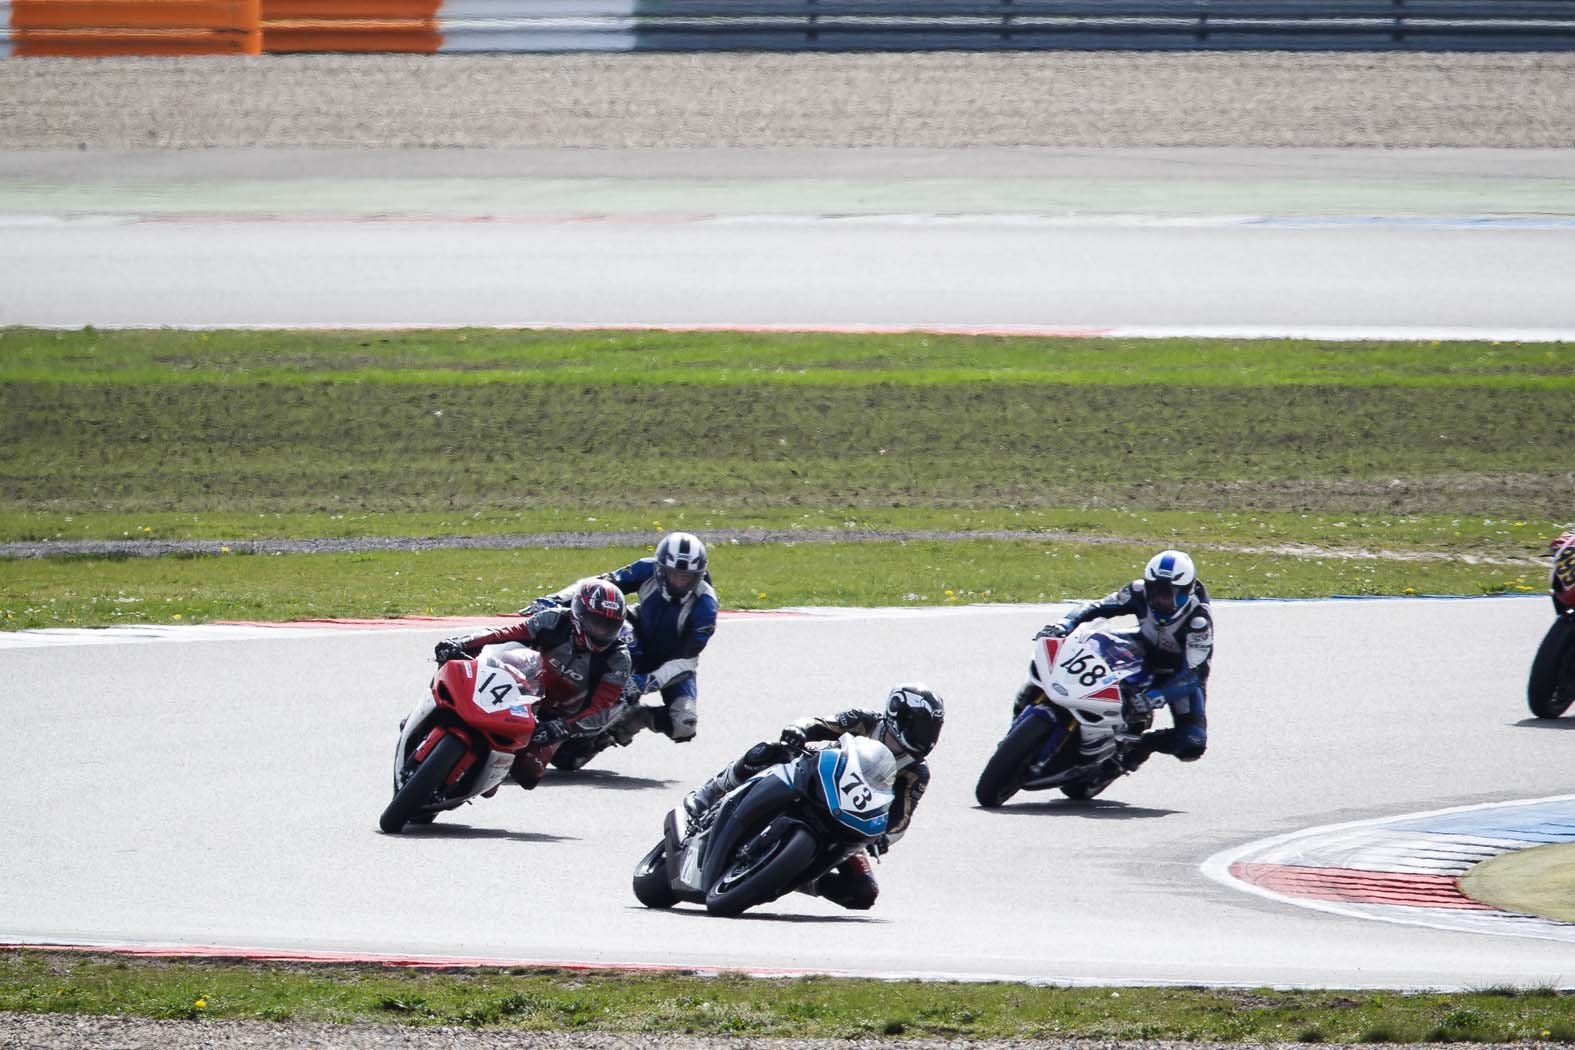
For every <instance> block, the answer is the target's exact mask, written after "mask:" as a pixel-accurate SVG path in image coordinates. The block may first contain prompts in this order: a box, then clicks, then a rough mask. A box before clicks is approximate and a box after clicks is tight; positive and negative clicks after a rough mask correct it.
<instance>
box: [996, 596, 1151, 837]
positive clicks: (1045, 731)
mask: <svg viewBox="0 0 1575 1050" xmlns="http://www.w3.org/2000/svg"><path fill="white" fill-rule="evenodd" d="M1151 677H1152V676H1151V675H1150V674H1149V672H1147V671H1146V670H1144V668H1143V655H1142V653H1141V652H1140V651H1139V650H1138V648H1137V647H1136V646H1135V645H1134V644H1133V642H1132V640H1131V639H1130V638H1127V637H1125V636H1123V635H1121V634H1118V633H1115V632H1110V631H1102V630H1094V629H1092V628H1088V627H1084V628H1080V629H1079V630H1078V631H1076V632H1074V633H1073V634H1072V635H1070V636H1069V637H1067V638H1038V639H1035V641H1034V658H1033V663H1032V664H1031V665H1030V667H1029V670H1028V678H1029V681H1030V682H1031V683H1032V684H1033V685H1034V686H1036V687H1037V689H1036V695H1035V699H1034V700H1033V702H1031V703H1029V704H1027V705H1026V706H1025V707H1024V708H1023V709H1022V711H1021V712H1020V713H1019V714H1018V715H1017V717H1016V718H1015V719H1013V721H1012V727H1011V728H1010V729H1009V730H1007V733H1006V736H1005V737H1004V738H1002V740H1001V742H1000V743H999V744H997V745H996V748H995V754H994V755H992V756H991V757H990V761H989V762H987V763H985V767H984V772H983V773H981V774H979V783H978V786H977V787H975V788H974V797H975V798H977V799H978V800H979V805H981V806H985V807H987V808H991V807H995V806H999V805H1001V804H1003V803H1004V802H1005V801H1006V800H1007V799H1009V798H1011V797H1012V796H1013V795H1015V794H1017V792H1019V791H1042V790H1046V789H1048V788H1060V789H1061V793H1062V794H1064V795H1066V796H1067V797H1068V798H1076V799H1085V798H1093V797H1094V796H1095V795H1097V794H1099V793H1100V792H1101V791H1103V790H1105V788H1107V787H1109V786H1110V785H1111V784H1112V783H1114V782H1115V780H1116V778H1117V777H1119V776H1121V775H1122V772H1123V770H1122V769H1121V766H1120V759H1121V756H1122V755H1123V754H1125V752H1126V750H1127V748H1129V747H1130V746H1131V745H1132V744H1133V743H1134V742H1135V741H1136V740H1137V739H1138V737H1140V736H1142V735H1143V731H1144V730H1145V729H1147V728H1148V725H1149V722H1150V721H1151V719H1152V715H1150V714H1143V715H1135V714H1132V713H1131V709H1130V706H1129V701H1130V698H1131V697H1133V696H1135V695H1136V694H1138V693H1141V692H1142V691H1143V690H1144V689H1146V688H1147V687H1148V685H1149V683H1150V680H1151Z"/></svg>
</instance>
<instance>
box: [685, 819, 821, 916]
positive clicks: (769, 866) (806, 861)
mask: <svg viewBox="0 0 1575 1050" xmlns="http://www.w3.org/2000/svg"><path fill="white" fill-rule="evenodd" d="M762 834H766V832H762ZM758 840H759V836H758V835H757V836H756V837H755V838H754V839H751V840H749V842H747V843H746V844H745V848H744V849H742V850H740V851H739V852H740V853H742V854H744V855H745V856H744V857H743V858H742V859H735V860H734V861H733V863H732V864H730V865H728V867H727V870H725V871H723V872H722V877H721V878H719V879H717V880H716V885H714V886H712V887H711V888H710V889H709V890H707V891H706V895H705V910H706V911H708V912H710V913H711V914H712V915H739V914H742V913H743V911H744V909H746V908H752V907H754V906H755V905H757V904H765V903H766V902H767V901H774V900H776V899H777V898H778V897H780V896H782V894H784V893H786V892H787V891H788V890H789V889H791V888H792V887H793V884H794V883H795V882H797V881H798V880H799V878H800V877H801V876H802V875H803V874H804V871H805V869H807V868H808V867H809V865H810V862H811V861H813V860H814V859H815V853H816V852H817V851H818V850H819V848H820V847H819V846H818V845H816V843H815V838H814V836H812V835H811V834H810V833H809V832H808V831H806V830H804V828H802V827H794V828H793V829H792V830H791V831H789V832H788V833H787V834H786V835H782V836H780V837H779V838H777V839H776V841H774V842H770V843H761V842H759V841H758ZM762 846H763V847H764V848H761V847H762ZM755 849H759V850H760V852H759V855H758V856H755V855H753V853H754V850H755Z"/></svg>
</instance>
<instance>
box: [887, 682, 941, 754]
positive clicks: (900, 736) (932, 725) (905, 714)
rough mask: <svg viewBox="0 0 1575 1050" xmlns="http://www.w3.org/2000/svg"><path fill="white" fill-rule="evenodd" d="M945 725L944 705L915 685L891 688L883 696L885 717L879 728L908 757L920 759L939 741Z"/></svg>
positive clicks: (937, 698) (925, 687)
mask: <svg viewBox="0 0 1575 1050" xmlns="http://www.w3.org/2000/svg"><path fill="white" fill-rule="evenodd" d="M945 722H946V705H945V704H944V703H942V702H941V698H940V697H938V696H936V695H935V694H934V693H932V692H930V690H929V688H928V687H927V686H924V685H922V684H920V683H917V682H908V683H905V684H903V685H895V686H892V689H891V692H889V693H887V694H886V713H885V715H884V716H882V718H881V728H882V729H884V730H885V731H886V733H888V734H890V736H891V739H892V740H895V741H896V742H897V743H898V744H901V745H902V747H903V749H904V750H905V751H907V752H908V753H910V754H912V755H914V756H916V757H918V758H923V757H924V756H925V755H928V754H929V753H930V752H931V751H932V750H933V749H934V747H935V742H936V741H937V740H939V739H940V738H941V726H942V725H943V724H944V723H945Z"/></svg>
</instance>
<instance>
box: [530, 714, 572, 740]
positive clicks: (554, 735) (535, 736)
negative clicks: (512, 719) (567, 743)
mask: <svg viewBox="0 0 1575 1050" xmlns="http://www.w3.org/2000/svg"><path fill="white" fill-rule="evenodd" d="M568 735H569V729H568V727H567V726H565V725H564V724H563V720H562V719H561V718H554V719H550V720H548V721H546V722H537V723H536V731H535V732H534V733H532V734H531V738H530V746H531V747H551V746H552V745H553V744H556V743H558V742H559V741H560V740H562V739H563V738H564V737H566V736H568Z"/></svg>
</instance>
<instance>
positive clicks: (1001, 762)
mask: <svg viewBox="0 0 1575 1050" xmlns="http://www.w3.org/2000/svg"><path fill="white" fill-rule="evenodd" d="M1055 730H1056V726H1055V723H1053V722H1051V721H1050V720H1049V719H1045V718H1038V717H1035V718H1029V719H1026V720H1025V721H1024V722H1023V723H1022V724H1021V725H1018V726H1015V727H1014V728H1013V729H1012V730H1011V732H1009V733H1007V734H1006V737H1005V738H1004V739H1003V740H1002V741H1001V742H1000V743H999V744H997V745H996V747H995V754H993V755H991V756H990V761H988V762H986V763H985V764H984V772H982V773H980V774H979V783H978V785H977V786H975V787H974V789H973V796H974V798H976V799H978V800H979V805H981V806H983V807H984V808H985V809H994V808H995V807H996V806H999V805H1002V804H1003V803H1005V802H1006V800H1007V799H1009V798H1011V797H1012V796H1013V795H1015V794H1017V791H1018V789H1019V788H1021V787H1022V786H1023V781H1024V780H1026V779H1028V764H1029V763H1030V762H1032V761H1033V760H1034V757H1035V756H1036V755H1038V754H1039V751H1040V749H1041V748H1043V747H1044V746H1045V741H1046V740H1049V739H1050V734H1052V733H1054V732H1055Z"/></svg>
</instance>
